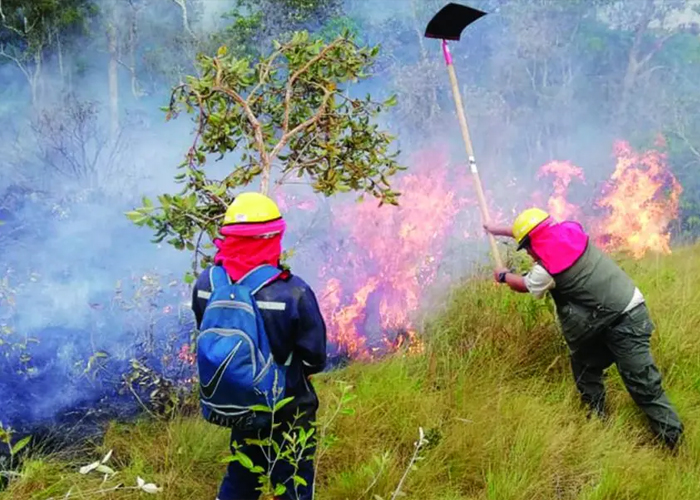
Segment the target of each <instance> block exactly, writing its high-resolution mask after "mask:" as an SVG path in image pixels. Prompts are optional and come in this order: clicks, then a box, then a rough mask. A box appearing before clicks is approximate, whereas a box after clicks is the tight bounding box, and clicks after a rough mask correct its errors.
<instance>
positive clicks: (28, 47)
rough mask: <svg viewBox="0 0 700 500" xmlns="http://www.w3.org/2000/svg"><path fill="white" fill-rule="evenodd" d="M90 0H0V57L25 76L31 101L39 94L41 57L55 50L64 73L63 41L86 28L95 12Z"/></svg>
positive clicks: (62, 73)
mask: <svg viewBox="0 0 700 500" xmlns="http://www.w3.org/2000/svg"><path fill="white" fill-rule="evenodd" d="M96 12H97V7H96V5H95V4H94V3H93V2H91V1H90V0H61V1H59V0H37V1H34V2H31V3H29V2H26V1H22V0H0V58H4V59H6V60H9V61H12V62H13V63H14V64H15V65H16V66H17V68H18V69H19V70H20V71H21V72H22V74H23V75H24V77H25V78H26V79H27V83H28V84H29V86H30V89H31V95H32V102H34V103H36V102H37V100H38V99H39V98H40V97H41V96H40V93H41V84H42V70H43V65H44V57H45V55H46V54H47V52H48V51H50V50H55V51H56V54H57V58H58V64H59V70H60V75H61V77H62V78H63V77H65V65H64V62H63V54H64V45H65V44H66V42H67V41H68V40H70V39H71V38H74V37H76V36H78V35H80V34H83V33H84V32H85V28H86V23H87V21H88V20H89V19H90V18H91V17H92V16H94V15H95V14H96Z"/></svg>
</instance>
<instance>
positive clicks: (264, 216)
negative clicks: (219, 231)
mask: <svg viewBox="0 0 700 500" xmlns="http://www.w3.org/2000/svg"><path fill="white" fill-rule="evenodd" d="M281 218H282V214H281V213H280V209H279V208H277V204H276V203H275V202H274V201H272V200H271V199H270V198H268V197H267V196H265V195H264V194H260V193H255V192H247V193H241V194H239V195H238V196H236V198H235V199H234V200H233V203H231V205H230V206H229V207H228V210H226V215H225V216H224V225H225V226H228V225H229V224H250V223H260V222H272V221H273V220H277V219H281Z"/></svg>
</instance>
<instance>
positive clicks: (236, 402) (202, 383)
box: [197, 265, 291, 429]
mask: <svg viewBox="0 0 700 500" xmlns="http://www.w3.org/2000/svg"><path fill="white" fill-rule="evenodd" d="M280 273H281V271H280V270H279V269H277V268H276V267H273V266H268V265H263V266H260V267H258V268H256V269H253V270H252V271H250V272H249V273H248V274H247V275H245V276H244V277H243V278H241V279H240V280H239V281H238V282H236V283H232V281H231V278H230V277H229V275H228V273H227V272H226V270H225V269H224V268H223V267H221V266H212V267H211V268H210V271H209V282H210V284H211V296H210V297H209V300H208V302H207V307H206V308H205V310H204V315H203V317H202V324H201V327H200V334H199V337H198V339H197V371H198V373H199V398H200V406H201V409H202V414H203V416H204V418H205V419H206V420H207V421H208V422H211V423H213V424H216V425H220V426H222V427H229V428H237V429H256V428H258V429H259V428H262V427H264V426H266V425H268V423H269V420H270V414H269V413H266V412H255V411H254V410H251V409H250V407H252V406H255V405H264V406H266V407H274V405H275V404H276V403H277V402H279V401H280V400H281V399H282V398H283V397H284V388H285V373H286V366H287V365H288V364H289V361H291V359H290V360H288V362H287V363H286V364H285V366H280V365H279V364H277V363H276V362H275V359H274V357H273V356H272V352H271V350H270V342H269V340H268V338H267V334H266V333H265V325H264V324H263V320H262V317H261V315H260V311H259V309H258V306H257V304H256V302H255V298H254V296H255V294H256V293H257V292H258V291H259V290H260V289H261V288H263V287H264V286H265V285H267V284H268V283H271V282H272V281H274V280H275V279H276V278H277V277H278V276H279V275H280ZM290 358H291V357H290Z"/></svg>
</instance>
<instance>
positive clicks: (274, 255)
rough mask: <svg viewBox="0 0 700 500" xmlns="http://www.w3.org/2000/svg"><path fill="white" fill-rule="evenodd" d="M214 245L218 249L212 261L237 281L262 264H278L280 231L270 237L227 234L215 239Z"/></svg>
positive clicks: (280, 251) (280, 250) (280, 252)
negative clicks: (220, 265)
mask: <svg viewBox="0 0 700 500" xmlns="http://www.w3.org/2000/svg"><path fill="white" fill-rule="evenodd" d="M214 245H216V247H217V248H218V249H219V251H218V252H217V253H216V255H215V256H214V263H216V264H222V265H223V266H224V269H226V272H227V273H228V274H229V276H231V279H232V280H234V281H238V280H239V279H241V278H242V277H243V276H245V275H246V274H248V273H249V272H250V271H252V270H253V269H255V268H256V267H258V266H261V265H263V264H269V265H271V266H275V267H277V266H279V262H280V255H281V254H282V233H279V234H276V235H275V236H273V237H271V238H251V237H245V236H235V235H227V236H225V237H224V238H223V239H218V238H217V239H215V240H214Z"/></svg>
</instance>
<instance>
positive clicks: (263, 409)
mask: <svg viewBox="0 0 700 500" xmlns="http://www.w3.org/2000/svg"><path fill="white" fill-rule="evenodd" d="M248 409H249V410H250V411H259V412H261V413H272V409H271V408H270V407H269V406H265V405H253V406H249V407H248Z"/></svg>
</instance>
